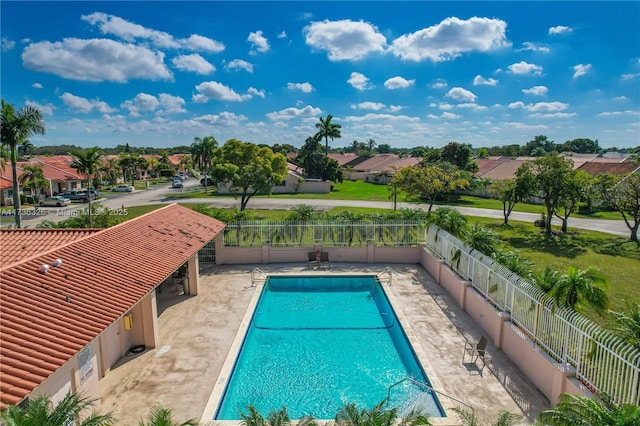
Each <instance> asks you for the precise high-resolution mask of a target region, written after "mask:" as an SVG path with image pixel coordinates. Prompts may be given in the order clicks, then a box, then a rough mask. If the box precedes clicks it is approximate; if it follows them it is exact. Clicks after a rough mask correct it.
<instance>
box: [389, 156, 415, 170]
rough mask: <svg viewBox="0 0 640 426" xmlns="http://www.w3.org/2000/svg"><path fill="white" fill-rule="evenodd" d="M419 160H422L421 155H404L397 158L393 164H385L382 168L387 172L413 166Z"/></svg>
mask: <svg viewBox="0 0 640 426" xmlns="http://www.w3.org/2000/svg"><path fill="white" fill-rule="evenodd" d="M421 161H422V157H404V158H400V159H397V160H396V161H395V162H394V163H393V164H389V165H387V166H386V167H385V169H384V170H385V171H387V172H391V171H395V170H399V169H401V168H403V167H407V166H415V165H416V164H418V163H419V162H421Z"/></svg>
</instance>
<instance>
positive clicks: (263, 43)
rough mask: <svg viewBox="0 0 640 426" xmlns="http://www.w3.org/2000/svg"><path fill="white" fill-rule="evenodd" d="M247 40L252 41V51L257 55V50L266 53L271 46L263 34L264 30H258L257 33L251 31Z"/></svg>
mask: <svg viewBox="0 0 640 426" xmlns="http://www.w3.org/2000/svg"><path fill="white" fill-rule="evenodd" d="M247 41H248V42H250V43H251V51H250V52H249V53H251V54H252V55H255V54H256V53H257V52H260V53H265V52H268V51H269V49H270V48H271V47H270V46H269V41H268V40H267V39H266V38H265V37H264V36H263V35H262V30H258V31H256V32H255V33H249V37H247Z"/></svg>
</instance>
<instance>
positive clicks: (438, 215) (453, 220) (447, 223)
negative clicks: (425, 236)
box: [427, 207, 467, 238]
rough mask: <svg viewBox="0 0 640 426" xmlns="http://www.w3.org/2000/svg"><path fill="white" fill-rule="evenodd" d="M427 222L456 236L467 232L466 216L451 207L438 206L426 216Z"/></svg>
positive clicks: (461, 235)
mask: <svg viewBox="0 0 640 426" xmlns="http://www.w3.org/2000/svg"><path fill="white" fill-rule="evenodd" d="M427 223H433V224H434V225H437V226H438V227H440V228H442V229H444V230H445V231H447V232H448V233H450V234H451V235H453V236H456V237H458V238H460V237H464V235H465V234H466V232H467V218H466V216H464V215H462V214H461V213H460V212H459V211H458V210H456V209H453V208H451V207H440V208H439V209H437V210H435V211H432V212H430V213H429V215H428V216H427Z"/></svg>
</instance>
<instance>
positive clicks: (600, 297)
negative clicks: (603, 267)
mask: <svg viewBox="0 0 640 426" xmlns="http://www.w3.org/2000/svg"><path fill="white" fill-rule="evenodd" d="M608 284H609V281H608V280H607V277H605V276H604V275H603V274H602V273H601V272H600V271H599V270H598V269H596V268H594V267H589V268H588V269H587V270H580V269H578V268H576V267H575V266H569V267H568V268H567V273H566V274H564V275H563V276H562V277H560V280H559V281H558V283H557V284H556V285H555V286H554V287H553V289H552V290H551V293H549V296H551V297H552V298H553V300H554V301H555V302H556V304H557V305H559V306H565V307H568V308H571V309H574V310H579V309H582V308H584V307H585V306H589V307H591V308H593V309H594V310H595V311H596V312H597V313H599V314H602V313H603V312H604V311H605V310H606V309H607V308H608V307H609V297H608V296H607V292H606V291H605V290H604V289H603V288H602V287H607V286H608Z"/></svg>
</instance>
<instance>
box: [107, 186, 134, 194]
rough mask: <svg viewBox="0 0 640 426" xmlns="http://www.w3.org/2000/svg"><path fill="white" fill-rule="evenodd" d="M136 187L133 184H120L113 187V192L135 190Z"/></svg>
mask: <svg viewBox="0 0 640 426" xmlns="http://www.w3.org/2000/svg"><path fill="white" fill-rule="evenodd" d="M134 189H135V188H134V187H133V186H131V185H118V186H114V187H113V188H111V191H113V192H133V190H134Z"/></svg>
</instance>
